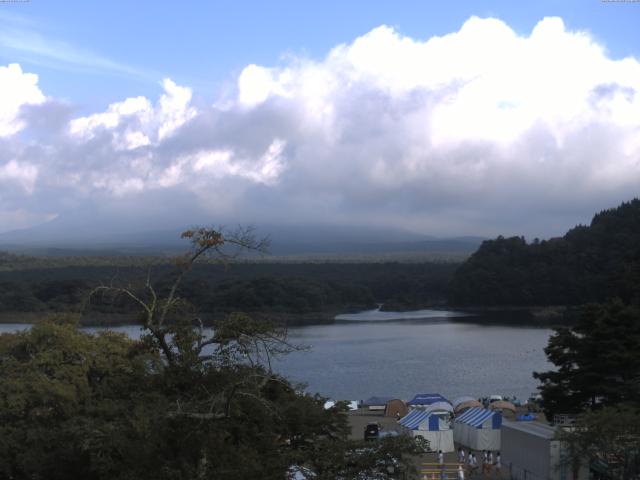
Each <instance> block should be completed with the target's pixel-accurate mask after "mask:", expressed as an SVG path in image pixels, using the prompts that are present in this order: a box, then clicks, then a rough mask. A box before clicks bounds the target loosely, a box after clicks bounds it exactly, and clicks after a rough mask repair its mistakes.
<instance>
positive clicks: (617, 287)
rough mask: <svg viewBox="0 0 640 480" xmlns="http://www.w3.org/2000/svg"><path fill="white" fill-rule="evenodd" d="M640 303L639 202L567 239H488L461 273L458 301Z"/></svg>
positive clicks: (454, 291)
mask: <svg viewBox="0 0 640 480" xmlns="http://www.w3.org/2000/svg"><path fill="white" fill-rule="evenodd" d="M613 297H619V298H621V299H622V300H623V301H625V302H626V303H638V302H640V200H638V199H634V200H632V201H630V202H626V203H623V204H621V205H620V206H619V207H617V208H614V209H611V210H605V211H602V212H600V213H598V214H596V215H595V216H594V217H593V220H592V221H591V224H590V225H589V226H577V227H575V228H573V229H572V230H570V231H569V232H567V234H566V235H565V236H564V237H560V238H552V239H550V240H543V241H538V240H537V239H536V240H534V241H533V242H531V243H527V242H526V241H525V239H524V238H523V237H511V238H504V237H498V238H497V239H495V240H490V241H486V242H484V243H483V244H482V245H481V246H480V248H479V249H478V251H477V252H476V253H474V254H473V255H472V256H471V257H470V258H469V259H468V260H467V261H466V262H465V263H464V264H463V265H462V266H461V267H460V268H459V269H458V270H457V272H456V274H455V276H454V279H453V281H452V284H451V293H450V301H451V303H453V304H456V305H581V304H585V303H590V302H603V301H606V300H607V299H609V298H613Z"/></svg>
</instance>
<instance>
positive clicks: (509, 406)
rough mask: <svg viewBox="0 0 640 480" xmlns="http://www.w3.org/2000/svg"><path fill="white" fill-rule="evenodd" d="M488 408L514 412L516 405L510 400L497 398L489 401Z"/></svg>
mask: <svg viewBox="0 0 640 480" xmlns="http://www.w3.org/2000/svg"><path fill="white" fill-rule="evenodd" d="M489 408H490V409H491V410H510V411H512V412H513V413H516V406H515V405H514V404H513V403H511V402H507V401H506V400H498V401H497V402H491V403H490V404H489Z"/></svg>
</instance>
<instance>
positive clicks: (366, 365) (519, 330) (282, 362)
mask: <svg viewBox="0 0 640 480" xmlns="http://www.w3.org/2000/svg"><path fill="white" fill-rule="evenodd" d="M465 317H466V315H465V314H463V313H459V312H450V311H440V310H420V311H414V312H401V313H398V312H380V311H377V310H372V311H368V312H361V313H359V314H349V315H340V316H338V317H337V321H336V323H334V324H331V325H315V326H306V327H292V328H290V330H289V337H290V340H291V341H293V342H294V343H297V344H301V345H308V346H310V347H311V350H310V351H308V352H295V353H292V354H290V355H288V356H285V357H282V358H281V359H279V360H278V361H277V362H275V364H274V369H275V370H277V371H278V372H280V373H282V374H283V375H285V376H287V377H289V378H290V379H291V380H293V381H295V382H305V383H306V384H307V385H308V387H307V390H308V391H310V392H312V393H314V392H319V393H321V394H322V395H324V396H328V397H331V398H335V399H350V400H362V399H366V398H368V397H370V396H373V395H380V396H393V397H398V398H402V399H409V398H412V397H413V395H414V394H416V393H430V392H437V393H441V394H443V395H444V396H445V397H448V398H451V399H452V398H455V397H457V396H462V395H471V396H474V397H479V396H484V395H490V394H503V395H515V396H517V397H518V398H520V399H526V398H527V397H528V396H529V395H530V394H531V393H532V392H534V391H535V390H536V385H537V382H536V380H535V379H534V378H533V377H532V375H531V373H532V372H533V371H536V370H537V371H543V370H548V369H550V368H551V365H550V364H549V363H548V362H547V360H546V357H545V354H544V351H543V349H544V347H545V346H546V345H547V341H548V339H549V335H550V334H551V330H549V329H546V328H533V327H512V326H506V325H503V324H501V325H489V324H478V323H473V320H474V319H473V317H466V318H465ZM27 327H28V326H26V325H20V324H4V325H0V332H5V331H15V330H16V329H20V328H27ZM86 330H88V331H96V330H98V328H87V329H86ZM113 330H116V331H123V332H126V333H127V334H128V335H130V336H131V337H134V338H136V337H138V336H139V333H140V328H139V327H138V326H121V327H114V328H113Z"/></svg>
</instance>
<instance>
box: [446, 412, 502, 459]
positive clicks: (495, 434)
mask: <svg viewBox="0 0 640 480" xmlns="http://www.w3.org/2000/svg"><path fill="white" fill-rule="evenodd" d="M501 426H502V414H500V412H494V411H492V410H485V409H484V408H477V407H474V408H470V409H469V410H467V411H466V412H464V413H463V414H461V415H460V416H458V417H457V418H456V419H455V421H454V423H453V439H454V440H455V441H456V442H458V443H459V444H460V445H464V446H465V447H469V448H471V449H473V450H500V427H501Z"/></svg>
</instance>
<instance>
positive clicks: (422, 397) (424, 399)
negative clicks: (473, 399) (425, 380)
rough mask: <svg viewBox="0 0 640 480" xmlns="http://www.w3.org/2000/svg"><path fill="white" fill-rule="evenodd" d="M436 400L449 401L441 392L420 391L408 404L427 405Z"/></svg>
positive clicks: (412, 405)
mask: <svg viewBox="0 0 640 480" xmlns="http://www.w3.org/2000/svg"><path fill="white" fill-rule="evenodd" d="M436 402H446V403H449V400H447V399H446V398H444V397H443V396H442V395H440V394H439V393H418V394H416V395H415V396H414V397H413V398H412V399H411V400H409V401H408V402H407V405H409V406H410V407H427V406H429V405H431V404H433V403H436Z"/></svg>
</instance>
